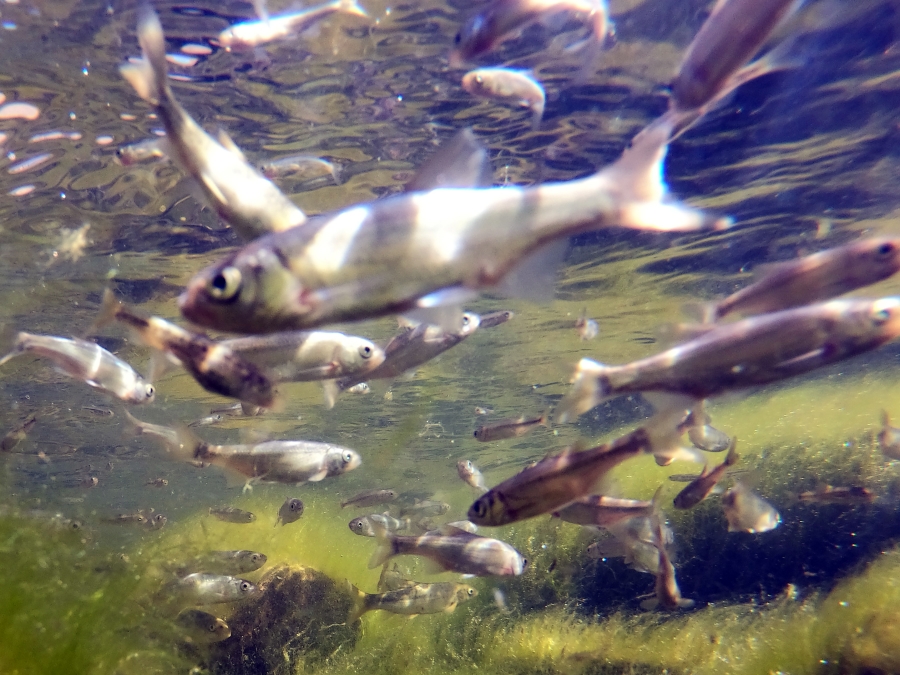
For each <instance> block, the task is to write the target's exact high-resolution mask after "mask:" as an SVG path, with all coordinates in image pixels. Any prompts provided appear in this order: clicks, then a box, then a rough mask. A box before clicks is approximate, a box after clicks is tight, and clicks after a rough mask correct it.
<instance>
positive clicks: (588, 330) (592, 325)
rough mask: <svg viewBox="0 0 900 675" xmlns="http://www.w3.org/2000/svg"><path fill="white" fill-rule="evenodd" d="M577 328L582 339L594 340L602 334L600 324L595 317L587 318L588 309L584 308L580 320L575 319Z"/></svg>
mask: <svg viewBox="0 0 900 675" xmlns="http://www.w3.org/2000/svg"><path fill="white" fill-rule="evenodd" d="M575 330H577V331H578V335H579V337H581V339H582V341H584V340H593V339H594V338H595V337H597V335H599V334H600V326H599V325H598V324H597V322H596V321H595V320H594V319H589V318H587V310H586V309H584V310H582V312H581V315H580V316H579V317H578V320H577V321H575Z"/></svg>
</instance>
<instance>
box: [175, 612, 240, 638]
mask: <svg viewBox="0 0 900 675" xmlns="http://www.w3.org/2000/svg"><path fill="white" fill-rule="evenodd" d="M175 623H176V624H177V625H178V627H179V628H181V629H182V630H183V631H184V636H185V637H186V638H188V639H189V640H190V641H191V642H194V643H196V644H201V645H206V644H212V643H213V642H221V641H222V640H227V639H228V638H230V637H231V629H230V628H229V627H228V624H227V623H225V622H224V621H223V620H222V619H220V618H218V617H216V616H213V615H212V614H210V613H209V612H204V611H203V610H202V609H185V610H183V611H181V612H180V613H179V614H178V616H177V617H175Z"/></svg>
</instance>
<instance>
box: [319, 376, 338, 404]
mask: <svg viewBox="0 0 900 675" xmlns="http://www.w3.org/2000/svg"><path fill="white" fill-rule="evenodd" d="M340 393H341V385H340V384H339V382H338V381H337V380H324V381H323V382H322V395H323V397H324V399H325V409H326V410H331V409H332V408H334V405H335V403H337V399H338V395H339V394H340Z"/></svg>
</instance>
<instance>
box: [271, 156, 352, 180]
mask: <svg viewBox="0 0 900 675" xmlns="http://www.w3.org/2000/svg"><path fill="white" fill-rule="evenodd" d="M259 170H260V171H262V173H263V175H264V176H265V177H266V178H281V177H284V176H291V177H293V178H296V179H298V180H310V179H312V178H318V177H319V176H326V175H327V176H331V179H332V180H333V181H334V184H335V185H340V184H341V167H340V165H339V164H335V163H333V162H329V161H328V160H325V159H321V158H319V157H313V156H312V155H291V156H290V157H281V158H280V159H273V160H270V161H268V162H263V163H262V164H260V165H259Z"/></svg>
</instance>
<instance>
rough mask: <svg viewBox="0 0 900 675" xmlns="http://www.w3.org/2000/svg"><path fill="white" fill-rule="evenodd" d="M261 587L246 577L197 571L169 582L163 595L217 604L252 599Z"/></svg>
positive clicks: (190, 601)
mask: <svg viewBox="0 0 900 675" xmlns="http://www.w3.org/2000/svg"><path fill="white" fill-rule="evenodd" d="M259 594H260V590H259V588H258V587H257V586H256V584H253V583H251V582H249V581H247V580H246V579H240V578H238V577H231V576H227V575H220V574H206V573H203V572H195V573H194V574H188V575H187V576H185V577H182V578H181V579H178V580H177V581H174V582H172V583H170V584H168V585H167V586H166V587H164V589H163V596H164V597H166V598H168V599H169V600H170V601H173V602H180V603H183V604H187V605H215V604H219V603H221V602H238V601H246V600H252V599H253V598H256V597H258V596H259Z"/></svg>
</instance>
